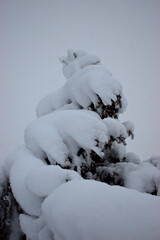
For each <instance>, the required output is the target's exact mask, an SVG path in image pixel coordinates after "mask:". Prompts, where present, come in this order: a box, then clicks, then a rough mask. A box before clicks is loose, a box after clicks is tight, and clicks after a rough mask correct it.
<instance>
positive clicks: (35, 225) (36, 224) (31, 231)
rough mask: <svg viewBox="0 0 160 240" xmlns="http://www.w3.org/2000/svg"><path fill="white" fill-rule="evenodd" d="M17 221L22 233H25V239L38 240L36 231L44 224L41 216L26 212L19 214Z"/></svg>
mask: <svg viewBox="0 0 160 240" xmlns="http://www.w3.org/2000/svg"><path fill="white" fill-rule="evenodd" d="M19 221H20V226H21V229H22V231H23V233H25V234H26V236H27V239H31V240H38V237H37V236H38V233H39V232H40V231H41V229H43V228H44V226H45V221H44V219H43V217H42V216H41V217H39V218H35V217H31V216H28V215H26V214H20V216H19Z"/></svg>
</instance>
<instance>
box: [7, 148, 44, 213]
mask: <svg viewBox="0 0 160 240" xmlns="http://www.w3.org/2000/svg"><path fill="white" fill-rule="evenodd" d="M13 157H14V158H16V161H15V162H14V164H13V166H12V167H11V170H10V183H11V187H12V192H13V195H14V197H15V199H16V200H17V202H18V203H19V204H20V206H21V207H22V209H23V210H24V211H25V212H26V213H28V214H30V215H33V216H39V215H40V213H41V203H42V199H41V198H39V197H37V196H36V195H34V194H33V193H31V192H30V191H29V190H28V188H27V187H26V184H25V178H26V176H27V174H28V173H29V172H30V171H31V170H33V169H36V168H37V167H40V166H44V165H45V164H44V163H43V162H42V161H41V160H40V159H38V158H36V157H35V156H34V155H33V154H32V152H30V150H29V149H27V148H25V147H21V148H19V149H17V154H16V151H15V152H14V156H13Z"/></svg>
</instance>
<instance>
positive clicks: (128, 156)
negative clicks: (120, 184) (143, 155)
mask: <svg viewBox="0 0 160 240" xmlns="http://www.w3.org/2000/svg"><path fill="white" fill-rule="evenodd" d="M125 157H126V162H132V163H135V164H140V163H141V160H140V158H139V156H138V155H137V154H135V153H133V152H128V153H126V156H125Z"/></svg>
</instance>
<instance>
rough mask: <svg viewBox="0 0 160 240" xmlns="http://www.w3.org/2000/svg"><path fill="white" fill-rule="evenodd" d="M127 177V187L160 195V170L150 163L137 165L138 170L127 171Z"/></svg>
mask: <svg viewBox="0 0 160 240" xmlns="http://www.w3.org/2000/svg"><path fill="white" fill-rule="evenodd" d="M125 175H126V176H125V186H126V187H128V188H132V189H136V190H138V191H140V192H146V193H152V194H153V193H154V194H155V192H158V194H157V195H160V170H159V169H158V168H156V167H155V166H153V165H152V164H150V163H149V162H144V163H142V164H140V165H137V167H136V169H134V170H133V171H126V173H125Z"/></svg>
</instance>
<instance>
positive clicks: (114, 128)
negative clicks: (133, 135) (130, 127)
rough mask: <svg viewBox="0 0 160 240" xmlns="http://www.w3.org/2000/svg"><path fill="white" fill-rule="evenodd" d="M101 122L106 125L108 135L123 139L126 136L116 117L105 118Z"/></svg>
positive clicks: (124, 129)
mask: <svg viewBox="0 0 160 240" xmlns="http://www.w3.org/2000/svg"><path fill="white" fill-rule="evenodd" d="M103 122H104V123H105V124H106V126H107V129H108V134H109V136H110V137H111V136H112V137H113V138H114V139H117V138H119V137H121V138H123V139H125V138H127V137H128V134H127V131H126V128H125V127H124V125H123V124H122V123H121V122H120V121H119V120H118V119H113V118H105V119H104V120H103Z"/></svg>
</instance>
